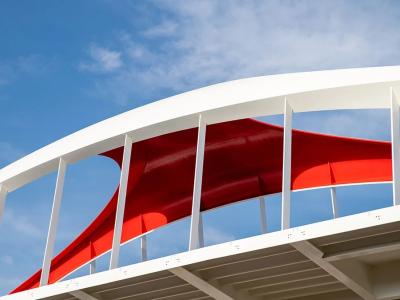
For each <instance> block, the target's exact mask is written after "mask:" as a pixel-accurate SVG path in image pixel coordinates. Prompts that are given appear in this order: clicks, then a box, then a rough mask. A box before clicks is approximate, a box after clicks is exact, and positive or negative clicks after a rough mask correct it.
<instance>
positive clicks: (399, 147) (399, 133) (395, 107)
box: [390, 87, 400, 205]
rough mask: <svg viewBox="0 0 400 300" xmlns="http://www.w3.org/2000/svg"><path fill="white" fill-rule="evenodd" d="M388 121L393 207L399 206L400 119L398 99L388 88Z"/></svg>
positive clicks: (392, 90)
mask: <svg viewBox="0 0 400 300" xmlns="http://www.w3.org/2000/svg"><path fill="white" fill-rule="evenodd" d="M390 105H391V106H390V120H391V133H392V176H393V205H399V204H400V142H399V139H400V117H399V114H400V113H399V110H400V109H399V99H397V97H396V95H395V91H394V89H393V87H391V88H390Z"/></svg>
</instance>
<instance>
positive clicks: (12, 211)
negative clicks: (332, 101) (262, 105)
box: [0, 0, 400, 294]
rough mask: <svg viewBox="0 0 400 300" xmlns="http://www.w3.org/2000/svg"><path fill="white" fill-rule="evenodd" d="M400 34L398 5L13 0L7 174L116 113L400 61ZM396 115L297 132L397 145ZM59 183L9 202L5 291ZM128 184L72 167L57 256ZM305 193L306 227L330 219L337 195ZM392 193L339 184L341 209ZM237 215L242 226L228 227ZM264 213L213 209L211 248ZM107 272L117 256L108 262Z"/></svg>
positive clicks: (321, 122)
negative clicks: (250, 82) (248, 81)
mask: <svg viewBox="0 0 400 300" xmlns="http://www.w3.org/2000/svg"><path fill="white" fill-rule="evenodd" d="M399 28H400V3H399V2H398V1H351V2H350V1H268V2H267V1H247V2H243V1H106V0H104V1H100V0H99V1H22V0H21V1H13V0H4V1H1V2H0V107H1V109H0V128H1V130H0V168H1V167H3V166H5V165H7V164H8V163H10V162H12V161H14V160H15V159H18V158H20V157H22V156H24V155H26V154H28V153H30V152H32V151H34V150H36V149H38V148H40V147H42V146H44V145H46V144H48V143H50V142H52V141H54V140H57V139H59V138H61V137H63V136H65V135H67V134H70V133H72V132H74V131H76V130H79V129H81V128H83V127H85V126H88V125H90V124H93V123H95V122H97V121H100V120H103V119H104V118H107V117H110V116H113V115H116V114H118V113H121V112H124V111H126V110H129V109H132V108H135V107H137V106H140V105H143V104H146V103H149V102H152V101H155V100H158V99H161V98H164V97H167V96H170V95H173V94H176V93H179V92H183V91H187V90H190V89H193V88H197V87H201V86H205V85H208V84H212V83H217V82H221V81H226V80H231V79H237V78H243V77H249V76H257V75H268V74H276V73H285V72H297V71H309V70H322V69H334V68H348V67H364V66H381V65H396V64H400V31H399ZM388 118H389V114H388V112H387V111H349V112H342V111H340V112H324V113H320V114H314V113H310V114H300V115H296V116H295V119H294V125H295V127H297V128H301V129H307V130H315V131H322V132H327V133H334V134H342V135H349V136H358V137H366V138H377V139H383V140H388V139H389V137H390V136H389V119H388ZM268 120H269V121H272V122H275V123H280V122H281V117H279V116H278V117H275V118H269V119H268ZM54 180H55V175H54V174H50V175H49V176H46V177H45V178H43V179H41V180H38V181H36V182H34V183H32V184H30V185H27V186H25V187H24V188H21V189H20V190H18V191H15V192H13V193H11V194H10V195H9V196H8V201H7V204H6V213H5V216H4V220H3V221H2V223H1V224H0V236H1V237H2V238H1V240H0V294H4V293H6V292H8V291H9V290H10V289H12V288H13V287H15V285H17V284H18V283H19V282H21V281H22V280H23V279H25V278H26V277H28V276H29V275H31V273H33V272H34V271H36V269H38V268H39V267H40V265H41V259H42V253H43V249H44V245H45V238H46V230H47V225H48V221H49V214H50V208H51V200H52V193H53V186H54ZM117 181H118V169H117V168H116V166H115V165H114V163H113V162H110V161H108V160H107V159H105V158H102V157H94V158H91V159H88V160H85V161H82V162H80V163H78V164H75V165H72V166H70V167H69V169H68V172H67V179H66V187H65V196H64V198H63V206H62V213H61V219H60V224H59V234H58V237H57V244H56V250H57V251H59V250H61V249H62V248H63V247H64V246H65V245H67V244H68V243H69V242H70V241H71V240H72V239H73V238H74V236H75V235H76V234H77V233H79V232H80V231H81V230H82V229H83V228H85V226H86V225H87V224H88V223H89V222H90V220H91V219H92V218H93V217H94V216H95V215H96V214H97V212H98V211H99V210H100V209H101V208H102V207H103V205H104V204H105V203H106V202H107V200H108V199H109V197H110V196H111V194H112V193H113V192H114V189H115V186H116V184H117ZM293 198H294V199H293V202H294V204H293V206H294V208H293V209H294V217H293V221H294V224H295V225H298V224H304V223H307V222H314V221H318V220H322V219H328V218H330V217H331V215H330V207H329V192H328V191H326V190H321V191H314V192H305V193H301V194H300V193H296V194H295V195H294V197H293ZM390 198H391V192H390V186H374V187H353V188H341V189H339V190H338V201H339V206H340V208H339V209H340V213H341V214H342V215H345V214H351V213H355V212H358V211H363V210H367V209H372V208H376V207H382V206H387V205H390V202H391V199H390ZM279 201H280V200H279V198H278V197H271V198H269V199H268V200H267V210H268V222H269V224H268V225H269V228H270V230H277V229H278V224H279V213H280V212H279V205H280V203H279ZM305 208H306V209H305ZM305 211H307V213H305ZM227 215H229V216H231V217H232V218H233V219H235V220H239V222H236V221H235V222H229V221H221V220H229V218H226V217H225V218H221V216H227ZM255 215H257V216H258V211H257V202H255V201H250V202H247V203H242V204H238V205H235V206H232V207H229V208H225V209H224V210H222V209H221V210H216V211H213V212H210V213H207V214H206V216H205V226H206V241H207V242H208V243H217V242H221V241H226V240H229V239H233V238H238V237H244V236H249V235H254V234H258V232H259V224H258V222H257V218H255V217H254V216H255ZM187 225H188V222H187V220H186V221H185V220H184V221H182V222H178V223H176V224H173V225H172V226H171V227H169V228H165V229H162V230H160V231H158V232H155V233H153V234H151V235H150V237H149V239H150V241H149V249H150V256H151V257H157V256H160V255H164V254H166V253H173V252H177V251H183V250H185V249H186V245H187V239H188V226H187ZM174 239H176V241H174ZM138 253H139V252H138V248H137V243H136V242H134V243H132V244H130V245H127V246H125V247H123V252H122V263H123V264H127V263H132V262H135V261H137V260H138ZM106 264H107V257H105V258H103V259H102V261H101V262H100V265H101V267H100V268H103V269H104V268H105V267H106ZM86 271H87V270H86V269H85V270H82V271H81V274H83V273H84V272H86ZM78 274H79V273H78Z"/></svg>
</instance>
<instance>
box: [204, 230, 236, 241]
mask: <svg viewBox="0 0 400 300" xmlns="http://www.w3.org/2000/svg"><path fill="white" fill-rule="evenodd" d="M204 237H205V239H206V244H207V245H214V244H220V243H224V242H228V241H233V240H235V239H236V238H235V235H234V234H232V233H228V232H224V231H222V230H221V229H218V228H215V227H211V226H205V228H204Z"/></svg>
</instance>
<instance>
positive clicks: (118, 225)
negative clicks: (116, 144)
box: [110, 134, 132, 270]
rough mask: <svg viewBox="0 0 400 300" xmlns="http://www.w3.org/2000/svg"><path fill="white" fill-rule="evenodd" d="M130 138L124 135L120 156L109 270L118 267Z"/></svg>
mask: <svg viewBox="0 0 400 300" xmlns="http://www.w3.org/2000/svg"><path fill="white" fill-rule="evenodd" d="M131 151H132V138H131V137H130V136H129V135H127V134H126V135H125V143H124V156H123V158H122V167H121V176H120V180H119V189H118V203H117V211H116V214H115V225H114V235H113V241H112V248H111V258H110V270H111V269H114V268H116V267H118V261H119V251H120V247H121V234H122V224H123V221H124V212H125V200H126V189H127V187H128V176H129V166H130V162H131Z"/></svg>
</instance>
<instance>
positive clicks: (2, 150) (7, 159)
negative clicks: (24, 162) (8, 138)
mask: <svg viewBox="0 0 400 300" xmlns="http://www.w3.org/2000/svg"><path fill="white" fill-rule="evenodd" d="M24 154H25V152H24V151H23V150H21V149H20V148H19V147H17V146H15V145H13V144H12V143H9V142H2V141H0V168H2V167H4V166H5V165H7V164H8V163H11V162H13V161H14V160H16V159H18V158H20V157H22V156H23V155H24Z"/></svg>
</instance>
